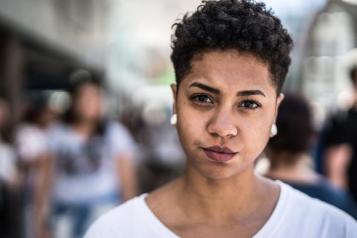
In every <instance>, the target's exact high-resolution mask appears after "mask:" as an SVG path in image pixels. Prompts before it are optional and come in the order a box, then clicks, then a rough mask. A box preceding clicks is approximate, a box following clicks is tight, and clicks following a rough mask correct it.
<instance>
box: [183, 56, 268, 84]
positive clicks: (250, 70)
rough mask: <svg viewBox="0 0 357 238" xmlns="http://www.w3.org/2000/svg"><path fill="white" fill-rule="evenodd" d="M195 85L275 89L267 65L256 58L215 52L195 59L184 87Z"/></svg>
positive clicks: (185, 79) (184, 81)
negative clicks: (198, 82) (199, 83)
mask: <svg viewBox="0 0 357 238" xmlns="http://www.w3.org/2000/svg"><path fill="white" fill-rule="evenodd" d="M193 81H200V82H203V83H208V84H210V85H212V86H214V87H218V88H225V87H228V88H231V89H234V88H242V87H248V88H249V87H255V88H260V89H264V90H267V89H274V87H273V84H272V79H271V74H270V72H269V68H268V65H267V64H265V63H264V62H262V61H261V60H259V59H257V58H256V57H255V56H253V55H250V54H244V53H243V54H241V53H239V52H237V51H213V52H207V53H204V54H201V55H200V56H199V57H195V58H194V59H193V60H192V67H191V70H190V72H189V73H188V74H187V76H186V77H185V78H184V80H183V83H185V84H186V85H188V84H191V83H192V82H193Z"/></svg>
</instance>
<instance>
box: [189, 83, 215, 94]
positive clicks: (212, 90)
mask: <svg viewBox="0 0 357 238" xmlns="http://www.w3.org/2000/svg"><path fill="white" fill-rule="evenodd" d="M191 87H196V88H200V89H203V90H205V91H208V92H211V93H214V94H218V95H219V94H220V92H219V90H218V89H216V88H212V87H210V86H208V85H206V84H203V83H197V82H195V83H192V84H191V85H190V88H191Z"/></svg>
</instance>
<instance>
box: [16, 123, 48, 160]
mask: <svg viewBox="0 0 357 238" xmlns="http://www.w3.org/2000/svg"><path fill="white" fill-rule="evenodd" d="M16 147H17V151H18V154H19V155H20V158H21V159H23V160H25V161H31V160H35V159H37V158H38V157H39V156H41V155H43V154H44V153H47V152H48V149H49V148H48V143H47V137H46V136H45V133H43V132H41V131H40V130H37V129H35V128H23V129H21V130H20V131H19V132H18V133H17V135H16Z"/></svg>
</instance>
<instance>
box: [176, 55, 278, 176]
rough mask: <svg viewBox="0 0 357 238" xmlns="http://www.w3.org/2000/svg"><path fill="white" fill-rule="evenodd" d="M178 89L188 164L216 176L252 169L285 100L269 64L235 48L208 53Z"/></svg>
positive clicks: (197, 60) (195, 61)
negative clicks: (269, 68)
mask: <svg viewBox="0 0 357 238" xmlns="http://www.w3.org/2000/svg"><path fill="white" fill-rule="evenodd" d="M173 92H174V94H175V104H174V110H175V112H176V113H177V130H178V133H179V137H180V140H181V143H182V145H183V148H184V150H185V152H186V154H187V156H188V169H193V170H194V171H196V172H199V173H200V174H201V175H203V176H205V177H207V178H211V179H224V178H228V177H231V176H234V175H238V174H241V173H242V172H244V171H248V170H249V169H251V170H253V167H254V161H255V160H256V158H257V157H258V156H259V155H260V154H261V152H262V151H263V149H264V147H265V145H266V144H267V142H268V139H269V137H270V130H271V127H272V124H273V123H274V122H275V118H276V114H277V108H278V105H279V103H280V101H281V100H282V96H279V97H277V94H276V89H275V87H274V86H273V83H272V80H271V76H270V73H269V70H268V66H267V65H266V64H264V63H263V62H262V61H260V60H258V59H256V58H255V57H254V56H252V55H249V54H242V53H239V52H238V51H234V50H227V51H212V52H208V53H204V54H202V55H200V56H197V57H194V59H193V60H192V69H191V71H190V72H189V73H188V74H187V76H185V78H184V79H183V80H182V82H181V83H180V86H179V89H178V90H177V89H176V86H173Z"/></svg>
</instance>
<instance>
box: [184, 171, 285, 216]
mask: <svg viewBox="0 0 357 238" xmlns="http://www.w3.org/2000/svg"><path fill="white" fill-rule="evenodd" d="M181 193H182V194H181V196H180V197H181V198H183V199H182V200H181V205H182V207H183V208H184V209H185V210H186V211H187V212H188V213H192V214H190V217H192V218H194V217H195V218H196V219H197V220H200V219H204V218H207V217H210V219H215V220H216V222H226V221H227V220H232V219H233V220H245V219H247V218H249V217H250V216H251V215H252V214H254V213H255V212H256V211H257V210H259V209H264V208H267V207H270V206H266V203H269V202H273V203H275V201H276V200H277V198H278V196H279V187H278V185H276V184H274V183H272V182H271V181H269V180H266V179H264V178H261V177H258V176H256V175H255V174H254V172H253V169H249V170H248V169H247V170H246V171H245V172H243V173H241V174H239V175H237V176H235V177H231V178H228V179H222V180H210V179H207V178H205V177H203V176H201V175H197V174H196V173H195V172H190V171H188V172H187V173H186V174H185V176H184V177H183V178H182V179H181ZM267 194H270V195H271V196H267ZM272 206H274V205H272ZM267 213H269V212H267Z"/></svg>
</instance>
